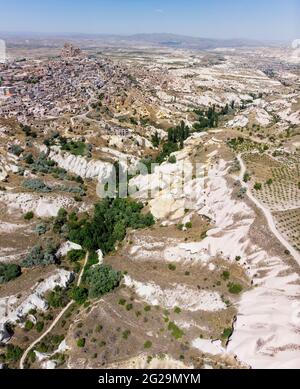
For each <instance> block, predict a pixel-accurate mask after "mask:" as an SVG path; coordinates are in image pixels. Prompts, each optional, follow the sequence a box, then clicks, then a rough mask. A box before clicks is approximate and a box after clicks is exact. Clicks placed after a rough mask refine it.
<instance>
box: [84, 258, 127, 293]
mask: <svg viewBox="0 0 300 389" xmlns="http://www.w3.org/2000/svg"><path fill="white" fill-rule="evenodd" d="M121 279H122V273H121V272H119V271H117V270H114V269H113V268H112V267H111V266H107V265H97V266H94V267H92V268H90V269H89V270H88V271H87V272H86V273H85V275H84V283H85V284H86V285H87V286H88V295H89V297H90V298H97V297H101V296H103V295H104V294H107V293H109V292H111V291H112V290H113V289H115V288H116V287H117V286H119V284H120V281H121ZM83 293H84V292H83Z"/></svg>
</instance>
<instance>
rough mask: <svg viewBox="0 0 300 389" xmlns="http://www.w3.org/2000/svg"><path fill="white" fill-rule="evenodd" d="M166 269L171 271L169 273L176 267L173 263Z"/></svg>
mask: <svg viewBox="0 0 300 389" xmlns="http://www.w3.org/2000/svg"><path fill="white" fill-rule="evenodd" d="M168 269H169V270H171V271H175V270H176V265H174V264H173V263H170V264H169V265H168Z"/></svg>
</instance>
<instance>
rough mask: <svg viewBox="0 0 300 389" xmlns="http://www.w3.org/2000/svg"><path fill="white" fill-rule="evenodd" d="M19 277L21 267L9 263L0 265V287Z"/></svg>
mask: <svg viewBox="0 0 300 389" xmlns="http://www.w3.org/2000/svg"><path fill="white" fill-rule="evenodd" d="M20 275H21V267H20V266H19V265H15V264H11V263H0V285H1V284H4V283H6V282H9V281H12V280H14V279H15V278H18V277H19V276H20Z"/></svg>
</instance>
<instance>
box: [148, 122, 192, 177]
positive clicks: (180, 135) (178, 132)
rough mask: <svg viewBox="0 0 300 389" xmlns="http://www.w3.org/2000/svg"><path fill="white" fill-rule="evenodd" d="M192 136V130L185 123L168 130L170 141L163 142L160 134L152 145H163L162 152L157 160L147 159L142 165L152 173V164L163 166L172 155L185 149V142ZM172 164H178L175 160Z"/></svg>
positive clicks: (154, 138) (155, 137) (153, 140)
mask: <svg viewBox="0 0 300 389" xmlns="http://www.w3.org/2000/svg"><path fill="white" fill-rule="evenodd" d="M189 136H190V128H189V127H188V126H186V125H185V123H184V121H181V123H180V124H179V125H178V126H176V127H172V128H169V129H168V140H167V141H164V142H162V140H161V139H160V138H159V136H158V133H156V135H154V137H152V143H153V145H154V146H155V147H158V146H159V145H161V146H162V147H161V151H160V153H159V154H158V155H157V156H156V158H152V157H149V158H145V159H144V160H143V161H142V163H143V164H144V165H145V166H146V167H147V169H148V172H149V173H151V164H159V165H160V164H162V163H163V162H165V161H166V160H167V159H168V158H169V156H170V154H172V153H175V152H176V151H178V150H180V149H183V144H184V141H185V140H186V139H187V138H188V137H189ZM170 163H176V160H175V161H174V158H173V159H171V162H170Z"/></svg>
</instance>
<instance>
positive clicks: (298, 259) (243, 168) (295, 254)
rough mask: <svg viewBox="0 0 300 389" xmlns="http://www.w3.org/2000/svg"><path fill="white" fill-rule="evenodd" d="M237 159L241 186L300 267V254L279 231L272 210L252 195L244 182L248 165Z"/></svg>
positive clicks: (239, 157) (239, 158)
mask: <svg viewBox="0 0 300 389" xmlns="http://www.w3.org/2000/svg"><path fill="white" fill-rule="evenodd" d="M237 159H238V161H239V163H240V165H241V174H240V177H239V181H240V182H241V184H242V185H243V186H244V187H245V188H247V196H248V197H249V199H250V200H251V201H252V202H253V203H254V204H255V205H256V206H257V208H259V209H260V210H262V212H263V213H264V215H265V217H266V219H267V222H268V226H269V229H270V230H271V232H272V233H273V234H274V235H275V236H276V238H277V239H278V240H279V241H280V243H281V244H282V245H283V246H284V247H285V248H286V249H287V250H288V251H289V252H290V254H291V255H292V256H293V257H294V259H295V261H296V262H297V263H298V264H299V265H300V253H299V252H298V251H297V250H296V249H295V248H294V247H293V246H292V245H291V244H290V243H289V242H288V241H287V240H286V239H285V238H284V237H283V236H282V235H281V234H280V232H279V231H278V230H277V228H276V225H275V222H274V219H273V215H272V213H271V212H270V210H269V209H268V208H266V207H265V206H264V205H263V204H261V203H260V202H259V201H258V199H257V198H256V197H254V196H253V195H252V193H251V190H250V188H249V185H248V184H246V183H245V182H244V181H243V178H244V174H245V173H246V165H245V163H244V161H243V159H242V157H241V155H238V156H237Z"/></svg>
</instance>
